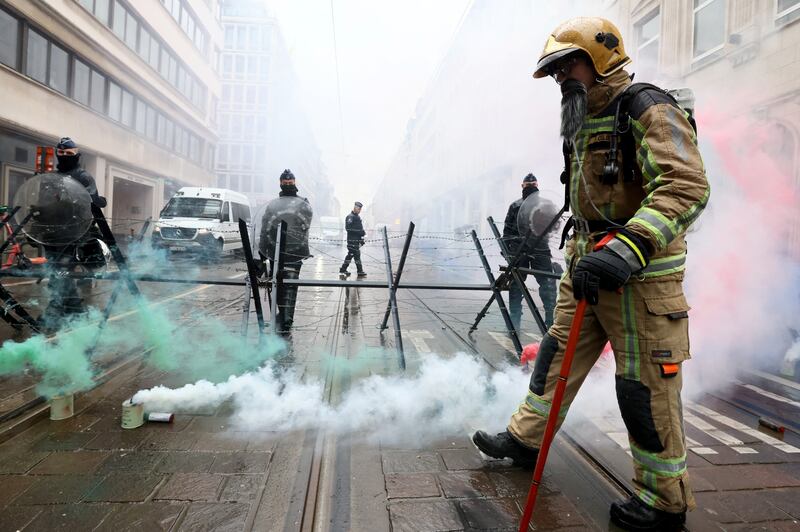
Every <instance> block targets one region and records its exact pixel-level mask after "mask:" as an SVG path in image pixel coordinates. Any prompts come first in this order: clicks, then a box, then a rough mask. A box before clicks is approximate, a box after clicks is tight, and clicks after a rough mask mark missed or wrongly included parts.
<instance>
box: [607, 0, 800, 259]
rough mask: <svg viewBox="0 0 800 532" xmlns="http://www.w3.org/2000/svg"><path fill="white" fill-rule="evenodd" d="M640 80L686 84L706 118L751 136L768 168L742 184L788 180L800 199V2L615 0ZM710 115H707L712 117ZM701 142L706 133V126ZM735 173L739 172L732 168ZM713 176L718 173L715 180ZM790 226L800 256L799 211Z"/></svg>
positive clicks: (789, 237)
mask: <svg viewBox="0 0 800 532" xmlns="http://www.w3.org/2000/svg"><path fill="white" fill-rule="evenodd" d="M612 4H614V5H612V6H611V7H612V8H613V9H615V10H616V14H617V16H618V20H619V22H620V26H621V27H620V29H621V31H622V32H623V34H624V35H628V36H630V37H629V38H628V43H629V44H628V53H629V54H630V55H631V57H632V58H633V60H634V65H635V66H636V67H637V68H636V69H635V70H636V71H637V77H636V79H637V80H644V81H651V80H652V81H655V82H656V83H657V84H659V85H660V86H663V87H689V88H691V89H692V90H693V91H694V93H695V96H696V101H697V112H698V117H699V119H700V120H705V121H706V122H708V121H713V122H716V123H723V124H724V127H725V128H729V129H731V130H733V129H736V134H737V135H738V136H739V137H740V138H741V137H745V138H749V140H748V142H749V143H750V145H751V146H756V148H757V150H756V152H755V153H753V154H752V155H753V156H763V161H764V162H765V163H767V164H762V166H761V167H760V168H759V169H757V170H756V172H757V173H758V175H747V176H743V178H744V179H747V183H745V185H744V186H745V187H747V188H751V187H752V185H753V184H755V183H754V182H757V187H759V188H761V187H764V186H765V185H768V184H770V183H768V182H767V181H768V180H769V181H771V185H772V186H778V185H779V184H785V185H786V190H785V193H790V194H793V195H794V197H795V198H797V197H798V196H800V168H798V167H799V166H800V164H798V163H800V0H679V1H673V0H669V1H668V0H618V1H617V2H612ZM709 115H711V116H709ZM700 140H701V143H702V142H703V131H700ZM730 172H733V173H735V172H734V171H730ZM711 177H714V176H711ZM794 210H795V216H794V220H790V222H789V224H788V225H789V227H785V228H784V229H783V230H785V237H786V238H785V241H786V250H785V251H786V252H788V253H789V254H791V255H793V256H795V257H800V210H798V209H794Z"/></svg>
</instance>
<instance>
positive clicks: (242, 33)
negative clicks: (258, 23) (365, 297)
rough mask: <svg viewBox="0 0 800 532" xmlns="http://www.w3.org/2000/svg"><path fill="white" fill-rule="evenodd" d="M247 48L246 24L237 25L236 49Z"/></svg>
mask: <svg viewBox="0 0 800 532" xmlns="http://www.w3.org/2000/svg"><path fill="white" fill-rule="evenodd" d="M246 48H247V27H246V26H237V27H236V49H237V50H244V49H246Z"/></svg>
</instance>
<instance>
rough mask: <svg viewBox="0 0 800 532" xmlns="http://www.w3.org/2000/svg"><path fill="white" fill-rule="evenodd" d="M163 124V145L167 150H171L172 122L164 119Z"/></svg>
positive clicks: (172, 142) (173, 136) (173, 128)
mask: <svg viewBox="0 0 800 532" xmlns="http://www.w3.org/2000/svg"><path fill="white" fill-rule="evenodd" d="M165 122H166V126H165V129H164V132H165V139H164V144H165V145H166V146H167V148H169V149H170V150H171V149H173V147H174V146H175V124H174V123H173V122H172V120H170V119H168V118H167V119H165Z"/></svg>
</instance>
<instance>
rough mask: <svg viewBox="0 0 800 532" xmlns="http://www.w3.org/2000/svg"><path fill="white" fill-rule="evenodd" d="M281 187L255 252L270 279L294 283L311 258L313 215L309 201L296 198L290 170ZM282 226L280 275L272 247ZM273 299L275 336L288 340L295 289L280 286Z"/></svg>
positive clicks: (267, 212)
mask: <svg viewBox="0 0 800 532" xmlns="http://www.w3.org/2000/svg"><path fill="white" fill-rule="evenodd" d="M280 186H281V191H280V193H279V194H278V197H277V198H275V199H273V200H272V201H270V202H269V203H268V204H267V207H266V208H265V210H264V215H263V217H262V219H261V233H260V237H259V241H258V249H259V252H260V253H261V256H262V257H268V258H269V259H270V262H271V264H272V267H271V268H270V269H271V270H272V271H273V275H276V274H277V275H279V276H280V279H297V278H299V277H300V268H301V267H302V266H303V260H305V259H307V258H309V257H311V253H310V250H309V246H308V230H309V227H310V226H311V220H312V218H313V215H314V213H313V210H312V209H311V205H310V203H309V201H308V198H304V197H302V196H299V195H298V194H297V185H296V180H295V176H294V174H293V173H292V171H291V170H289V169H286V170H284V171H283V173H282V174H281V176H280ZM281 222H285V223H286V230H285V232H282V233H281V252H280V262H281V271H279V272H275V271H274V269H275V259H276V257H275V246H276V241H277V233H278V228H279V227H280V226H281ZM273 297H276V298H277V307H278V310H277V315H276V317H275V322H276V327H277V333H279V334H281V335H284V336H288V335H289V333H290V332H291V330H292V326H293V325H294V309H295V305H296V303H297V286H296V285H288V284H280V285H279V291H278V294H274V295H273Z"/></svg>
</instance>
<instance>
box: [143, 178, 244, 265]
mask: <svg viewBox="0 0 800 532" xmlns="http://www.w3.org/2000/svg"><path fill="white" fill-rule="evenodd" d="M240 218H241V219H243V220H245V221H246V222H247V223H248V225H249V224H250V201H249V200H248V199H247V196H245V195H244V194H241V193H239V192H234V191H233V190H227V189H224V188H207V187H183V188H181V189H180V190H179V191H178V192H176V193H175V195H174V196H173V197H172V198H171V199H170V200H169V202H168V203H167V205H166V206H165V207H164V209H162V211H161V214H160V215H159V219H158V222H156V224H155V226H154V227H153V245H154V246H158V247H161V248H163V249H167V250H168V251H171V252H179V251H188V252H195V253H199V254H200V255H201V256H203V257H205V258H209V259H213V258H217V257H219V256H220V255H222V254H223V252H226V251H236V250H239V249H241V248H242V237H241V236H240V234H239V219H240Z"/></svg>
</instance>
